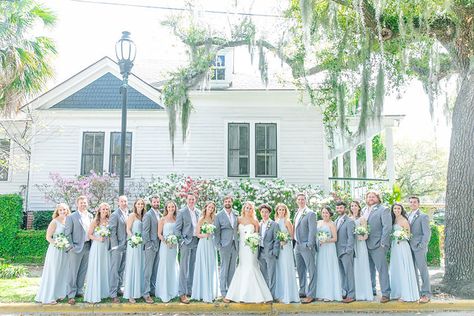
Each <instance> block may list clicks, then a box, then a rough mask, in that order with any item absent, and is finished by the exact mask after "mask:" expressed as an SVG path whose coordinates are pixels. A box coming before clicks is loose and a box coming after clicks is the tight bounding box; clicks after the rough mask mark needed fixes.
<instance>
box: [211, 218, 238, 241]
mask: <svg viewBox="0 0 474 316" xmlns="http://www.w3.org/2000/svg"><path fill="white" fill-rule="evenodd" d="M225 212H226V211H225V210H222V211H220V212H219V213H217V215H216V218H215V219H214V225H215V226H216V231H215V232H214V242H215V244H216V247H217V249H219V250H220V249H222V248H226V247H228V246H230V245H232V244H233V245H234V246H235V249H239V244H238V243H239V231H238V226H239V223H238V217H239V214H237V212H236V211H235V210H232V213H233V214H234V227H232V225H231V224H230V221H229V218H228V217H227V214H226V213H225Z"/></svg>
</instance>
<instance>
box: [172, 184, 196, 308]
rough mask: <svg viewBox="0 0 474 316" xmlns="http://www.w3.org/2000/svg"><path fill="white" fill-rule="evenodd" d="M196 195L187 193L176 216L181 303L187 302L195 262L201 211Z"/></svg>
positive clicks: (191, 286) (191, 285)
mask: <svg viewBox="0 0 474 316" xmlns="http://www.w3.org/2000/svg"><path fill="white" fill-rule="evenodd" d="M195 204H196V197H195V196H194V194H192V193H188V196H187V197H186V206H185V207H183V208H182V209H180V210H179V211H178V215H177V216H176V226H175V235H176V236H177V237H178V238H179V239H180V254H181V259H180V261H179V287H178V293H179V300H180V301H181V303H184V304H189V299H188V296H191V294H192V293H191V290H192V288H193V274H194V264H195V262H196V250H197V245H198V238H197V237H196V225H197V222H198V221H199V216H200V215H201V212H200V211H199V209H197V208H196V207H195Z"/></svg>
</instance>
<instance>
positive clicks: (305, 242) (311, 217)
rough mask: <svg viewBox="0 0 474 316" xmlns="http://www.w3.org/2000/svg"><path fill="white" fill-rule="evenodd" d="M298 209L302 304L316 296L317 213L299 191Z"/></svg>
mask: <svg viewBox="0 0 474 316" xmlns="http://www.w3.org/2000/svg"><path fill="white" fill-rule="evenodd" d="M296 204H298V211H297V212H296V216H295V237H294V238H295V241H296V246H295V259H296V270H297V271H298V279H299V281H300V289H299V292H300V297H302V298H303V299H302V300H301V303H302V304H309V303H311V302H312V301H314V299H315V297H316V262H315V261H316V260H315V259H316V258H315V257H316V251H317V245H316V232H317V226H316V214H315V213H314V212H313V211H312V210H310V209H309V208H308V207H306V196H305V195H304V193H299V194H298V195H297V196H296ZM306 273H308V274H309V284H308V287H306V283H307V280H306Z"/></svg>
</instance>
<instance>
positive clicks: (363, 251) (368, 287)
mask: <svg viewBox="0 0 474 316" xmlns="http://www.w3.org/2000/svg"><path fill="white" fill-rule="evenodd" d="M355 224H356V227H358V226H360V218H358V219H356V220H355ZM354 239H355V247H354V251H355V258H354V281H355V299H356V300H357V301H372V300H373V299H374V295H373V293H372V282H371V281H370V268H369V253H368V251H367V245H366V242H365V240H359V239H358V238H357V236H354Z"/></svg>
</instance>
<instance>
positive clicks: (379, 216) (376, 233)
mask: <svg viewBox="0 0 474 316" xmlns="http://www.w3.org/2000/svg"><path fill="white" fill-rule="evenodd" d="M365 201H366V204H367V206H366V207H364V210H363V211H362V213H363V216H364V217H365V219H366V220H367V224H368V225H369V227H370V234H369V237H368V238H367V241H366V243H367V249H368V251H369V267H370V276H371V281H372V291H373V292H374V296H375V295H376V290H375V285H376V283H375V273H376V271H377V272H378V273H379V282H380V288H381V290H382V298H381V299H380V303H387V302H388V301H389V300H390V280H389V277H388V264H387V253H388V251H389V249H390V234H391V232H392V216H391V214H390V210H389V209H388V208H386V207H384V206H383V205H382V204H381V199H380V195H379V194H378V193H377V192H374V191H369V192H367V194H366V195H365Z"/></svg>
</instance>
